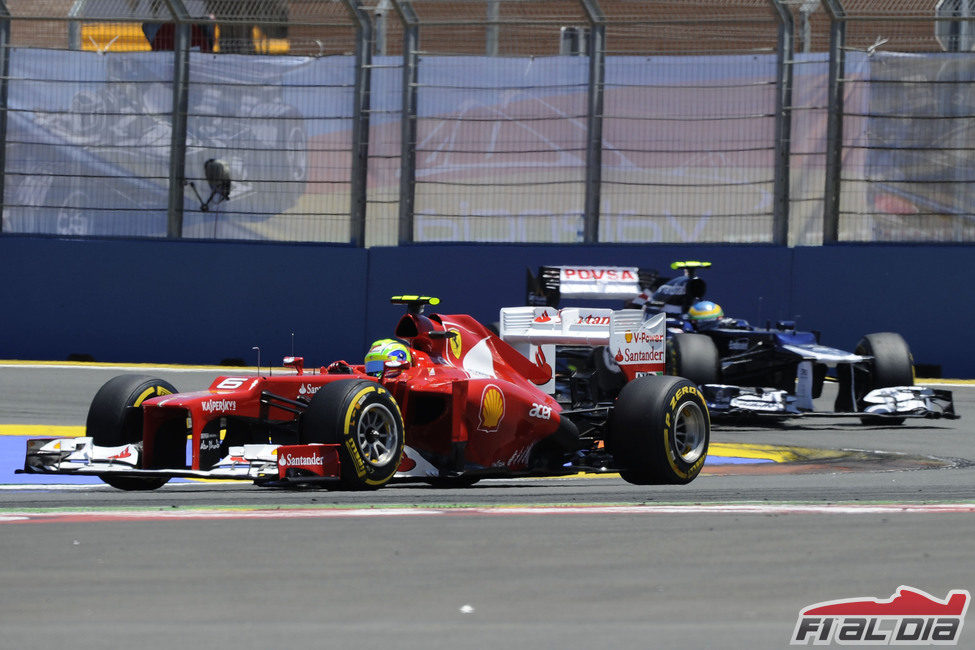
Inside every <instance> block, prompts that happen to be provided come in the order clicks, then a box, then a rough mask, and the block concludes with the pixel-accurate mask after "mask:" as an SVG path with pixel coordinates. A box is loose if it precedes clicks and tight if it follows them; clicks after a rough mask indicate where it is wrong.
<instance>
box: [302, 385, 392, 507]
mask: <svg viewBox="0 0 975 650" xmlns="http://www.w3.org/2000/svg"><path fill="white" fill-rule="evenodd" d="M403 429H404V427H403V417H402V415H400V412H399V407H398V406H397V405H396V400H394V399H393V396H392V395H390V394H389V391H387V390H386V389H385V388H383V387H382V386H380V385H379V384H378V383H376V382H374V381H370V380H368V379H340V380H337V381H333V382H331V383H329V384H326V385H325V386H323V387H322V388H321V389H319V391H318V392H317V393H315V396H314V397H313V398H312V400H311V403H310V404H309V405H308V409H307V410H306V411H305V413H304V415H303V416H302V419H301V425H300V428H299V432H298V439H299V442H301V443H303V444H308V443H316V442H319V443H324V444H338V445H340V447H339V459H340V461H341V479H342V487H343V488H344V489H347V490H375V489H376V488H379V487H381V486H383V485H385V484H386V483H387V482H388V481H389V480H390V479H391V478H393V475H394V474H396V470H397V468H398V467H399V464H400V460H401V458H402V457H403V443H404V435H403Z"/></svg>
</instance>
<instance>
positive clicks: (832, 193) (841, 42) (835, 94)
mask: <svg viewBox="0 0 975 650" xmlns="http://www.w3.org/2000/svg"><path fill="white" fill-rule="evenodd" d="M824 4H825V5H826V9H827V10H828V11H829V14H830V31H829V99H828V113H827V117H826V187H825V191H824V193H823V243H824V244H833V243H836V242H837V241H839V238H840V172H841V171H842V165H843V75H844V70H845V62H846V54H845V50H844V46H845V41H846V13H845V12H844V10H843V5H842V4H841V2H840V0H825V2H824Z"/></svg>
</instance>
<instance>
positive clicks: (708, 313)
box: [687, 300, 724, 330]
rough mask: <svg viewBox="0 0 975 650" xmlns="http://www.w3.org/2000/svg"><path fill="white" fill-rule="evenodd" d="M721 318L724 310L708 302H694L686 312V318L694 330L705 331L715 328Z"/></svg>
mask: <svg viewBox="0 0 975 650" xmlns="http://www.w3.org/2000/svg"><path fill="white" fill-rule="evenodd" d="M723 317H724V310H723V309H721V306H720V305H718V304H717V303H713V302H711V301H710V300H701V301H699V302H696V303H694V304H693V305H691V308H690V309H688V310H687V318H688V319H689V320H690V321H691V324H692V325H693V326H694V329H696V330H707V329H712V328H714V327H717V326H718V323H719V321H720V320H721V318H723Z"/></svg>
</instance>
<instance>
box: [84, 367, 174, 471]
mask: <svg viewBox="0 0 975 650" xmlns="http://www.w3.org/2000/svg"><path fill="white" fill-rule="evenodd" d="M175 392H177V391H176V388H174V387H173V385H172V384H170V383H169V382H168V381H163V380H162V379H156V378H155V377H147V376H145V375H119V376H118V377H113V378H112V379H109V380H108V381H107V382H105V384H104V385H103V386H102V387H101V388H99V389H98V392H97V393H95V397H94V398H93V399H92V400H91V406H90V407H89V408H88V419H87V420H86V422H85V430H86V435H88V436H90V437H91V439H92V442H93V443H94V444H95V445H97V446H99V447H118V446H120V445H127V444H133V443H137V442H142V408H141V406H142V403H143V402H144V401H146V400H147V399H149V398H151V397H159V396H160V395H171V394H173V393H175ZM183 426H184V427H185V425H183ZM184 438H185V436H184ZM183 453H184V454H185V450H184V452H183ZM100 478H101V479H102V480H103V481H105V482H106V483H108V484H109V485H111V486H112V487H115V488H118V489H120V490H155V489H156V488H158V487H162V486H163V485H165V484H166V482H167V481H168V480H169V479H168V478H164V477H137V476H113V475H110V474H109V475H103V476H101V477H100Z"/></svg>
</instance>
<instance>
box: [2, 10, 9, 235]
mask: <svg viewBox="0 0 975 650" xmlns="http://www.w3.org/2000/svg"><path fill="white" fill-rule="evenodd" d="M9 79H10V12H9V11H7V6H6V3H4V2H3V0H0V232H3V214H2V206H3V205H4V202H5V200H6V197H5V196H4V186H5V185H6V183H5V182H4V179H6V178H7V147H6V146H4V145H3V143H5V142H6V141H7V88H8V83H9Z"/></svg>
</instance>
